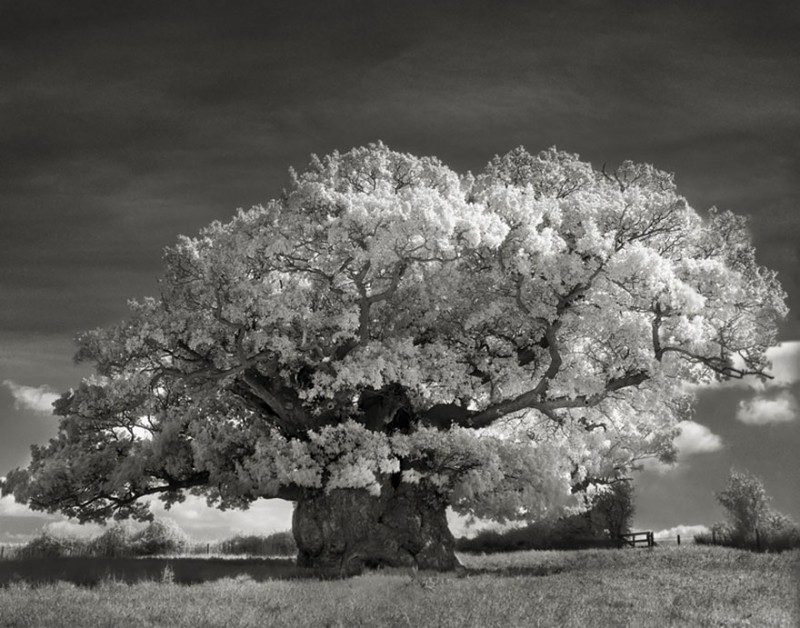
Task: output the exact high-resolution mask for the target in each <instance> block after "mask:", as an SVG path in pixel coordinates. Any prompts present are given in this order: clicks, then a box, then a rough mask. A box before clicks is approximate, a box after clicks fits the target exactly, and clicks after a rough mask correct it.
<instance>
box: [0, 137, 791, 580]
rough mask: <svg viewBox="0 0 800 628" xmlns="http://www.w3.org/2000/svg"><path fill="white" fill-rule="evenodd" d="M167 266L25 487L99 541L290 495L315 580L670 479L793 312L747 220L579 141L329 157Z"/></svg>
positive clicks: (20, 483)
mask: <svg viewBox="0 0 800 628" xmlns="http://www.w3.org/2000/svg"><path fill="white" fill-rule="evenodd" d="M165 265H166V270H165V273H164V276H163V278H162V280H161V294H160V295H159V296H158V297H156V298H148V299H145V300H143V301H139V302H132V303H131V313H130V317H129V318H128V319H127V320H126V321H124V322H123V323H121V324H119V325H116V326H113V327H109V328H104V329H98V330H95V331H91V332H88V333H86V334H83V335H82V336H81V337H80V338H79V351H78V354H77V358H78V359H79V360H82V361H90V362H92V363H93V364H95V365H96V369H97V375H96V376H94V377H92V378H90V379H88V380H86V381H84V382H83V383H81V384H80V386H79V387H78V388H77V389H76V390H71V391H69V392H67V393H65V394H64V395H63V396H62V397H61V398H60V400H59V401H58V402H57V403H56V413H57V414H58V415H60V416H61V417H62V418H61V422H60V426H59V431H58V435H57V436H56V437H55V438H54V439H52V440H51V441H50V442H49V443H48V444H47V445H44V446H34V447H33V450H32V451H33V459H32V462H31V463H30V465H29V466H28V468H27V469H24V470H16V471H13V472H11V473H10V474H9V475H8V477H7V479H6V481H5V484H4V491H5V492H13V493H14V494H15V496H16V498H17V499H18V500H20V501H23V502H26V503H28V504H29V505H30V506H31V507H32V508H35V509H40V510H46V511H49V512H62V513H66V514H67V515H69V516H73V517H77V518H78V519H80V520H82V521H86V520H100V521H102V520H105V519H107V518H108V517H111V516H116V517H130V516H132V517H136V518H146V517H147V516H148V510H147V502H146V501H144V502H143V501H142V498H145V497H147V496H150V495H156V494H160V496H161V498H162V499H163V500H165V501H166V502H167V503H168V504H170V503H174V502H176V501H180V500H181V499H183V496H184V495H185V494H186V493H187V492H188V493H194V494H202V495H205V496H206V497H207V499H208V501H209V503H210V504H213V505H217V506H219V507H222V508H243V507H246V506H247V505H248V504H249V503H251V502H253V501H254V500H257V499H259V498H271V497H281V498H284V499H290V500H293V501H295V502H296V507H295V513H294V521H293V528H294V534H295V537H296V539H297V543H298V546H299V548H300V555H299V560H300V562H301V563H302V564H308V565H317V566H321V567H331V568H334V569H339V570H342V571H345V572H349V571H352V570H355V569H358V568H359V567H360V566H362V565H364V564H368V565H369V564H407V565H417V566H420V567H433V568H440V569H447V568H452V567H454V566H456V565H457V561H456V559H455V556H454V554H453V539H452V536H451V534H450V532H449V530H448V528H447V522H446V518H445V510H446V507H447V506H448V505H449V506H451V507H452V508H453V509H454V510H456V511H457V512H461V513H472V514H475V515H478V516H482V517H493V518H496V519H500V520H503V519H526V518H527V519H537V518H541V517H543V516H548V515H555V514H560V513H562V512H563V511H564V509H569V508H577V507H579V506H580V503H581V500H580V499H579V498H578V496H579V495H581V494H582V493H583V492H585V491H590V490H592V489H593V487H596V486H602V484H603V483H608V482H612V481H613V480H614V479H615V478H617V477H619V476H620V475H623V474H624V473H625V472H626V471H627V470H629V469H630V468H631V466H632V465H633V464H635V463H636V461H637V460H640V459H642V458H643V457H646V456H660V457H661V458H663V459H668V458H669V457H670V456H671V455H672V454H673V451H672V446H671V440H672V438H673V436H674V435H675V425H676V423H677V422H678V421H679V420H681V419H682V418H684V417H685V416H686V415H687V413H688V412H689V411H690V409H691V398H690V396H689V387H688V386H687V383H698V382H701V383H702V382H707V381H709V380H711V379H713V378H730V377H744V376H747V375H755V376H762V377H763V376H765V369H766V368H767V367H768V364H767V362H766V360H765V350H766V348H767V347H769V346H770V345H772V344H773V343H774V342H775V333H776V331H775V330H776V321H777V320H779V319H780V318H781V317H782V316H783V315H785V313H786V308H785V305H784V298H785V295H784V292H783V290H782V289H781V287H780V285H779V283H778V281H777V279H776V275H775V273H774V272H772V271H770V270H767V269H765V268H763V267H760V266H759V265H758V264H757V263H756V260H755V255H754V251H753V248H752V245H751V242H750V238H749V235H748V232H747V229H746V225H745V222H744V220H743V219H741V218H739V217H737V216H735V215H733V214H731V213H728V212H722V211H716V210H711V211H709V212H707V214H706V215H705V216H701V215H699V214H698V213H697V212H696V211H695V210H694V209H692V208H691V207H690V206H689V204H688V203H687V201H686V200H685V199H684V198H683V197H682V196H680V195H679V194H678V192H677V190H676V187H675V184H674V182H673V178H672V176H671V175H669V174H667V173H664V172H661V171H659V170H657V169H655V168H653V167H652V166H649V165H639V164H634V163H630V162H625V163H623V164H622V165H621V166H620V167H619V168H617V169H615V170H606V169H605V168H604V169H603V170H602V171H597V170H595V169H593V168H592V167H591V165H590V164H587V163H584V162H582V161H580V160H579V158H578V157H577V156H576V155H572V154H568V153H564V152H560V151H557V150H555V149H550V150H547V151H544V152H541V153H539V154H537V155H532V154H530V153H528V152H526V151H525V150H523V149H521V148H519V149H515V150H513V151H511V152H510V153H508V154H507V155H505V156H503V157H496V158H495V159H493V160H492V161H491V162H490V163H489V164H488V165H487V166H486V168H485V169H484V171H483V172H482V173H480V174H479V175H478V176H472V175H466V176H459V175H458V174H456V173H455V172H453V171H452V170H451V169H449V168H448V167H447V166H445V165H444V164H443V163H442V162H440V161H439V160H437V159H435V158H430V157H425V158H419V157H415V156H413V155H409V154H401V153H397V152H393V151H391V150H389V149H388V148H387V147H386V146H384V145H383V144H375V145H370V146H368V147H364V148H357V149H353V150H351V151H349V152H347V153H344V154H340V153H333V154H331V155H329V156H327V157H325V158H323V159H318V158H316V157H314V158H313V159H312V161H311V164H310V165H309V167H308V168H307V170H306V171H305V172H302V173H300V174H296V173H292V178H291V185H290V186H289V188H288V190H286V191H285V192H284V194H283V195H282V197H281V198H279V199H278V200H274V201H271V202H269V203H268V204H266V205H265V206H263V207H261V206H259V207H254V208H253V209H251V210H249V211H240V212H239V213H238V214H237V215H236V217H235V218H234V219H233V220H232V221H230V222H228V223H226V224H221V223H217V222H215V223H213V224H211V225H210V226H209V227H207V228H206V229H204V230H203V231H202V232H201V233H200V235H199V236H198V237H196V238H187V237H182V238H180V239H179V241H178V243H177V244H176V245H175V246H173V247H171V248H169V249H168V250H167V251H166V254H165Z"/></svg>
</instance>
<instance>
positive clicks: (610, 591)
mask: <svg viewBox="0 0 800 628" xmlns="http://www.w3.org/2000/svg"><path fill="white" fill-rule="evenodd" d="M799 558H800V553H798V552H786V553H783V554H752V553H749V552H743V551H740V550H733V549H728V548H720V547H708V548H705V547H691V546H689V547H686V546H684V547H680V548H657V549H654V550H652V551H649V550H621V551H613V550H608V551H602V550H589V551H580V552H519V553H514V554H504V555H493V556H464V557H463V558H462V560H463V562H464V563H465V565H466V567H467V568H468V569H467V570H466V571H465V572H464V573H462V574H458V575H456V574H447V575H440V574H423V573H416V574H412V573H407V572H391V573H390V572H376V573H371V574H367V575H364V576H360V577H356V578H351V579H347V580H335V581H323V580H317V579H305V580H297V579H294V580H287V579H283V580H280V579H271V580H265V581H257V580H254V579H253V578H252V577H251V576H240V577H235V578H231V577H224V578H222V579H219V580H208V581H206V582H202V583H199V584H192V585H181V584H178V583H175V582H170V579H171V576H170V574H169V572H167V577H166V578H164V579H163V580H162V581H154V580H150V581H143V582H139V583H135V584H128V583H124V582H119V581H113V580H108V579H106V580H105V581H103V582H101V583H100V584H98V585H96V586H93V587H78V586H76V585H74V584H71V583H67V582H57V583H55V584H44V585H41V586H31V585H30V584H27V583H25V582H23V581H18V582H14V583H11V584H9V585H7V586H6V587H3V588H0V625H5V626H8V625H10V626H28V625H52V626H65V625H80V626H131V625H169V626H223V625H225V626H229V625H236V626H264V625H279V626H284V625H285V626H305V625H307V626H325V625H327V626H331V625H333V626H337V625H347V626H350V625H365V626H374V625H396V626H409V625H410V626H522V625H525V626H530V625H533V626H537V625H539V626H665V625H678V626H699V625H707V626H747V625H752V626H797V625H800V616H798V606H797V604H798V599H797V596H798V572H797V570H798V559H799ZM0 569H2V565H1V564H0ZM276 575H277V574H276ZM173 576H174V573H173Z"/></svg>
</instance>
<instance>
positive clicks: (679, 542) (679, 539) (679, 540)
mask: <svg viewBox="0 0 800 628" xmlns="http://www.w3.org/2000/svg"><path fill="white" fill-rule="evenodd" d="M680 544H681V535H680V534H679V535H678V545H680Z"/></svg>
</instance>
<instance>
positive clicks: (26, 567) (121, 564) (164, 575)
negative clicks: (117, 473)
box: [0, 557, 331, 586]
mask: <svg viewBox="0 0 800 628" xmlns="http://www.w3.org/2000/svg"><path fill="white" fill-rule="evenodd" d="M237 576H248V577H250V578H252V579H253V580H257V581H263V580H274V579H279V580H297V579H309V578H316V579H320V578H330V577H331V575H330V574H325V573H321V572H318V571H315V570H313V569H305V568H301V567H298V566H297V565H295V564H294V560H293V559H291V558H286V559H279V558H234V559H226V558H183V557H181V558H91V557H67V558H27V559H18V560H4V561H0V586H7V585H8V584H10V583H13V582H27V583H28V584H32V585H37V584H46V583H51V582H55V581H58V580H62V581H66V582H72V583H73V584H76V585H80V586H94V585H97V584H99V583H101V582H103V581H104V580H116V581H118V582H127V583H135V582H141V581H143V580H156V581H160V580H164V579H169V580H170V581H172V582H175V583H177V584H196V583H199V582H207V581H209V580H219V579H220V578H236V577H237Z"/></svg>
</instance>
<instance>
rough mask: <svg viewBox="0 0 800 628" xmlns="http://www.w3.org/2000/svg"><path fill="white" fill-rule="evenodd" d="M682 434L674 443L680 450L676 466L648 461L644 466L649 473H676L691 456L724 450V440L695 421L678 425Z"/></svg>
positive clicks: (657, 461) (682, 422)
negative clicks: (681, 463) (680, 465)
mask: <svg viewBox="0 0 800 628" xmlns="http://www.w3.org/2000/svg"><path fill="white" fill-rule="evenodd" d="M678 429H679V430H680V434H678V436H676V437H675V440H674V441H673V442H674V444H675V448H676V449H677V450H678V461H677V463H676V464H665V463H663V462H661V461H659V460H654V459H648V460H645V461H644V463H643V464H642V467H643V468H644V469H645V470H647V471H655V472H656V473H669V472H671V471H675V470H676V469H677V468H678V466H679V464H680V462H682V461H683V460H685V459H686V458H687V457H689V456H694V455H696V454H704V453H710V452H713V451H718V450H720V449H722V447H723V445H722V439H721V438H720V437H719V436H717V435H716V434H714V432H712V431H711V430H710V429H708V428H707V427H706V426H705V425H701V424H700V423H696V422H695V421H681V422H680V423H678Z"/></svg>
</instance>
